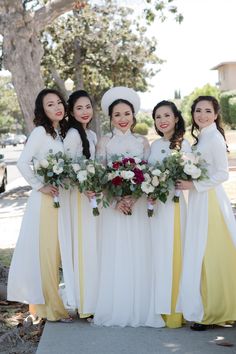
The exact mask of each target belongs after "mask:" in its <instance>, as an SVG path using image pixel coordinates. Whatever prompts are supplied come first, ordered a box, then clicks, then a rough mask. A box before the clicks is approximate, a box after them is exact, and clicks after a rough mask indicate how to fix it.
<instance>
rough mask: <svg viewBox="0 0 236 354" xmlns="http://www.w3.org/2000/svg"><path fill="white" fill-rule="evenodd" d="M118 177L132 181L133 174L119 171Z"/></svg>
mask: <svg viewBox="0 0 236 354" xmlns="http://www.w3.org/2000/svg"><path fill="white" fill-rule="evenodd" d="M120 176H121V177H122V178H124V179H132V178H133V177H134V172H132V171H121V174H120Z"/></svg>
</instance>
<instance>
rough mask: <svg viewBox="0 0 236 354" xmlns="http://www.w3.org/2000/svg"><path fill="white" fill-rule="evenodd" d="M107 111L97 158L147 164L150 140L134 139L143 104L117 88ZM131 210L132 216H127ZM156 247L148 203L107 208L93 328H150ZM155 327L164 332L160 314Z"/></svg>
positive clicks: (108, 96)
mask: <svg viewBox="0 0 236 354" xmlns="http://www.w3.org/2000/svg"><path fill="white" fill-rule="evenodd" d="M101 105H102V110H103V112H104V113H105V114H106V115H108V116H109V117H110V122H111V125H112V126H113V131H112V133H110V134H107V135H105V136H104V137H102V138H101V140H100V141H99V143H98V148H97V157H98V158H101V159H102V160H103V161H104V163H105V164H106V163H108V162H109V161H111V158H112V156H113V155H124V156H127V157H138V158H140V159H148V156H149V153H150V147H149V143H148V141H147V139H146V138H144V137H142V136H139V135H136V134H133V132H132V129H133V127H134V125H135V122H136V119H135V114H137V112H138V110H139V107H140V99H139V96H138V95H137V93H136V92H135V91H134V90H132V89H130V88H127V87H114V88H111V89H110V90H108V91H107V92H106V93H105V94H104V96H103V98H102V102H101ZM130 208H132V215H129V216H127V215H125V214H127V213H128V212H129V210H130ZM150 258H151V243H150V229H149V221H148V217H147V215H146V201H145V198H143V199H142V198H141V199H139V200H138V201H136V202H135V201H134V200H132V198H130V199H126V198H124V199H121V200H119V201H117V202H116V201H114V205H113V207H110V208H107V209H103V211H102V213H101V220H100V227H99V261H100V268H99V270H100V276H99V292H98V303H97V307H96V311H95V316H94V323H95V324H97V325H103V326H121V327H124V326H132V327H138V326H146V325H147V323H146V322H147V315H148V309H149V301H150V286H151V261H150ZM148 325H150V326H154V327H162V326H164V322H163V320H162V318H161V316H159V315H156V316H155V315H153V317H152V318H151V320H150V321H149V324H148Z"/></svg>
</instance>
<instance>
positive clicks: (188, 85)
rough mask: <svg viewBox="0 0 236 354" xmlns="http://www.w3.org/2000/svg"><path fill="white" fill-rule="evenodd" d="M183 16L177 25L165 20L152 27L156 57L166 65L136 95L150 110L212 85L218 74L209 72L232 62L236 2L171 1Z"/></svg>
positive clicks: (234, 58)
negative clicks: (147, 87) (176, 94)
mask: <svg viewBox="0 0 236 354" xmlns="http://www.w3.org/2000/svg"><path fill="white" fill-rule="evenodd" d="M174 4H175V5H177V6H178V9H179V11H180V12H181V13H182V14H183V16H184V20H183V22H182V23H181V24H178V23H176V22H175V21H174V19H173V17H172V16H171V15H169V17H168V20H167V21H166V22H164V23H160V22H159V21H158V20H156V21H155V23H154V24H153V25H152V28H150V30H149V33H150V34H151V33H152V34H153V33H156V39H157V41H158V45H157V54H158V56H159V57H160V58H162V59H164V60H165V61H166V62H165V63H164V64H163V65H161V71H160V72H159V73H158V74H157V75H156V76H155V78H153V79H152V80H151V84H152V85H153V88H151V89H150V91H149V92H146V93H144V94H140V97H141V107H142V108H143V109H150V108H152V107H154V106H155V104H156V103H157V102H159V101H160V100H163V99H173V97H174V91H175V90H180V92H181V95H182V97H183V96H185V95H189V94H190V93H191V92H192V91H193V90H194V89H195V88H196V87H202V86H204V85H205V84H207V83H210V84H212V85H215V84H216V83H217V81H218V71H217V70H211V68H213V67H214V66H216V65H217V64H219V63H221V62H225V61H236V0H175V2H174Z"/></svg>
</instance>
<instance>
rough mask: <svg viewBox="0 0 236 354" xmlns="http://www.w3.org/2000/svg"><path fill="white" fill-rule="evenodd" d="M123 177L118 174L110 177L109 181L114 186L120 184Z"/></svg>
mask: <svg viewBox="0 0 236 354" xmlns="http://www.w3.org/2000/svg"><path fill="white" fill-rule="evenodd" d="M122 181H123V178H121V177H120V176H116V177H115V178H113V179H112V181H111V183H112V184H113V185H114V186H120V185H121V184H122Z"/></svg>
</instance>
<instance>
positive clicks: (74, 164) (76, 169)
mask: <svg viewBox="0 0 236 354" xmlns="http://www.w3.org/2000/svg"><path fill="white" fill-rule="evenodd" d="M72 168H73V170H74V171H75V173H77V172H78V171H79V170H80V165H79V164H78V163H73V164H72Z"/></svg>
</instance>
